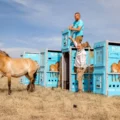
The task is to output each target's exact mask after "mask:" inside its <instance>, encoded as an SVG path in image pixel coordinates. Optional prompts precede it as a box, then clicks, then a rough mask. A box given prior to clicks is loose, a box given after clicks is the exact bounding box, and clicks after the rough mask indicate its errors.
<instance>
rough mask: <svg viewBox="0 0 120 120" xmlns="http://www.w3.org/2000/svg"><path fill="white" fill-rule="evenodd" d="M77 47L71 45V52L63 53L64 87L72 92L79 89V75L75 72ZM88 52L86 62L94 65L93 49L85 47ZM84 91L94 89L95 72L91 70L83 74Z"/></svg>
mask: <svg viewBox="0 0 120 120" xmlns="http://www.w3.org/2000/svg"><path fill="white" fill-rule="evenodd" d="M76 51H77V50H76V48H73V47H70V48H69V52H64V53H63V55H62V88H63V89H68V90H70V91H72V92H77V91H78V81H77V75H76V73H75V72H74V63H75V57H76ZM85 51H86V53H87V59H86V63H87V65H88V66H90V65H91V64H92V65H93V59H94V54H93V49H85ZM82 82H83V91H84V92H87V91H93V74H92V73H90V72H89V71H88V72H87V73H85V74H84V76H83V80H82Z"/></svg>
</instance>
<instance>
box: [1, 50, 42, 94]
mask: <svg viewBox="0 0 120 120" xmlns="http://www.w3.org/2000/svg"><path fill="white" fill-rule="evenodd" d="M39 68H40V66H39V65H38V63H37V62H35V61H33V60H31V59H29V58H11V57H10V56H9V55H8V54H7V53H6V52H4V51H2V50H0V72H1V73H0V74H1V76H6V77H7V78H8V94H10V93H11V77H16V78H17V77H21V76H23V75H25V76H26V77H27V78H28V79H29V80H30V83H29V85H28V86H27V90H28V91H31V92H32V91H34V88H35V85H34V81H35V76H36V72H37V70H38V69H39Z"/></svg>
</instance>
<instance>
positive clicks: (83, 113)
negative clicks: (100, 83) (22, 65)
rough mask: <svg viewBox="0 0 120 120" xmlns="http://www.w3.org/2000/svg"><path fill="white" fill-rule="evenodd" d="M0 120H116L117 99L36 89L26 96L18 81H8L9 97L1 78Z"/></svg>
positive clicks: (118, 117)
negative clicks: (10, 85)
mask: <svg viewBox="0 0 120 120" xmlns="http://www.w3.org/2000/svg"><path fill="white" fill-rule="evenodd" d="M73 106H75V107H73ZM0 120H120V97H105V96H102V95H95V94H92V93H71V92H68V91H66V90H61V89H60V88H57V89H54V90H51V89H48V88H43V87H40V86H36V91H35V92H33V93H28V92H27V91H26V86H24V85H22V84H20V83H19V80H18V79H12V94H11V95H10V96H9V95H7V80H6V78H3V79H1V80H0Z"/></svg>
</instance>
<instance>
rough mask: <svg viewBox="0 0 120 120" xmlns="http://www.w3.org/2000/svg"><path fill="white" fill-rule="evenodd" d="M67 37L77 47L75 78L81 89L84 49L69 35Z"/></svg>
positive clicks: (84, 58) (84, 59) (84, 68)
mask: <svg viewBox="0 0 120 120" xmlns="http://www.w3.org/2000/svg"><path fill="white" fill-rule="evenodd" d="M69 39H70V40H71V41H72V42H73V43H74V45H75V47H76V48H77V53H76V58H75V64H74V66H75V72H76V73H77V80H78V82H79V90H80V91H82V77H83V74H84V72H85V70H86V67H87V65H86V51H85V50H84V47H83V46H82V45H81V44H80V43H77V42H76V40H74V39H73V38H72V37H71V36H70V37H69Z"/></svg>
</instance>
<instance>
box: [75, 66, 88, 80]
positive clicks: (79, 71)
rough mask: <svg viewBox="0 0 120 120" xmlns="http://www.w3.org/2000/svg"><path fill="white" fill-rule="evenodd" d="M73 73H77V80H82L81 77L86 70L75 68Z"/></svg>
mask: <svg viewBox="0 0 120 120" xmlns="http://www.w3.org/2000/svg"><path fill="white" fill-rule="evenodd" d="M74 71H75V72H76V73H77V80H78V81H79V80H82V77H83V75H84V72H85V71H86V68H77V67H74Z"/></svg>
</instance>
